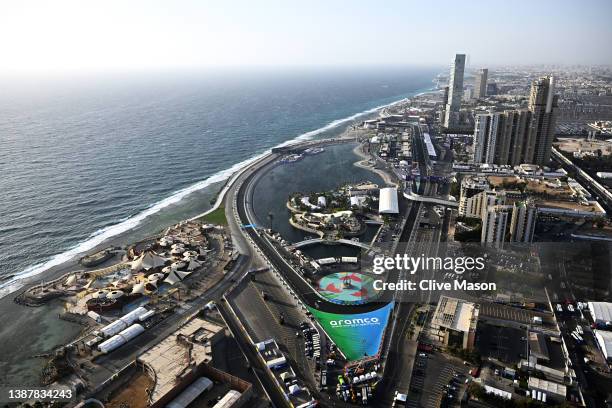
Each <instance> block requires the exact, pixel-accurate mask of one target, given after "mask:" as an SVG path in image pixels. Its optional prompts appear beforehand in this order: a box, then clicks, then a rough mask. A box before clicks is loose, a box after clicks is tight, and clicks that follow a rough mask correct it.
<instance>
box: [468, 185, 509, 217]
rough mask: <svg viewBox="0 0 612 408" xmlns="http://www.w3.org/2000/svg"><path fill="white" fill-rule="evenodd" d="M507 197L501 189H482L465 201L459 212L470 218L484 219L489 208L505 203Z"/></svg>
mask: <svg viewBox="0 0 612 408" xmlns="http://www.w3.org/2000/svg"><path fill="white" fill-rule="evenodd" d="M505 197H506V196H505V194H504V193H503V192H500V191H481V192H480V193H477V194H476V195H474V196H472V197H469V198H466V199H465V200H464V201H463V207H462V208H460V210H459V214H460V215H463V216H466V217H470V218H480V219H482V217H484V215H485V214H486V209H487V208H489V207H491V206H494V205H503V204H505V201H506V199H505Z"/></svg>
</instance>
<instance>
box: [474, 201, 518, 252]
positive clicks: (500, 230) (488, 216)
mask: <svg viewBox="0 0 612 408" xmlns="http://www.w3.org/2000/svg"><path fill="white" fill-rule="evenodd" d="M511 208H512V207H510V206H506V205H494V206H491V207H489V208H487V210H486V213H485V214H484V215H483V217H482V235H481V239H480V242H482V243H486V244H492V245H493V246H494V247H495V248H503V246H504V242H505V241H506V230H507V228H508V217H509V210H510V209H511Z"/></svg>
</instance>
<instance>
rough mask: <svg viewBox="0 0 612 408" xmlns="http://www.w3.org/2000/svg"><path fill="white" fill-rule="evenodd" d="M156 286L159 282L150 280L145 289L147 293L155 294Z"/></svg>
mask: <svg viewBox="0 0 612 408" xmlns="http://www.w3.org/2000/svg"><path fill="white" fill-rule="evenodd" d="M158 286H159V281H158V280H152V281H149V282H147V283H146V284H145V289H147V290H148V291H149V292H155V291H156V290H157V287H158Z"/></svg>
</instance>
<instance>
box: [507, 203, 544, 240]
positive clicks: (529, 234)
mask: <svg viewBox="0 0 612 408" xmlns="http://www.w3.org/2000/svg"><path fill="white" fill-rule="evenodd" d="M537 215H538V209H537V208H536V206H535V205H534V204H533V203H532V202H525V201H522V202H519V203H514V206H513V207H512V220H511V221H510V241H512V242H531V241H532V240H533V231H534V230H535V225H536V219H537Z"/></svg>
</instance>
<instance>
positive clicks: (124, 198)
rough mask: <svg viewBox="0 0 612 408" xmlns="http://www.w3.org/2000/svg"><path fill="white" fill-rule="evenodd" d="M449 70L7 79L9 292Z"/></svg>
mask: <svg viewBox="0 0 612 408" xmlns="http://www.w3.org/2000/svg"><path fill="white" fill-rule="evenodd" d="M436 72H437V70H436V69H434V68H432V69H426V68H418V69H417V68H402V69H400V68H393V69H382V68H379V69H373V68H371V69H355V70H349V69H326V70H324V69H312V70H298V69H292V70H275V69H255V70H251V71H246V70H226V71H224V72H221V71H205V72H181V73H157V74H152V73H148V74H142V73H141V74H136V73H133V74H124V75H118V74H114V75H110V74H109V75H95V76H91V77H87V76H84V75H82V76H78V77H74V78H46V79H37V80H32V79H25V78H18V79H7V78H4V79H1V78H0V87H1V88H2V89H3V92H1V93H0V153H1V154H0V174H1V175H2V177H1V178H0V292H1V291H2V289H5V290H4V293H5V294H6V293H8V292H10V290H14V289H17V288H19V286H20V285H19V282H20V281H21V280H22V279H23V278H26V277H32V276H36V275H37V274H40V273H41V272H43V271H45V270H47V269H48V268H50V267H53V266H56V265H59V264H61V263H62V262H65V261H67V260H69V259H70V258H73V257H74V256H75V255H77V254H79V253H81V252H83V251H87V250H91V249H92V248H94V247H95V246H97V245H99V244H100V243H102V242H104V241H106V240H108V239H110V238H112V237H114V236H117V235H118V234H125V233H129V232H130V231H138V234H136V232H135V233H134V237H136V236H139V235H142V234H145V233H152V232H156V231H158V230H159V229H161V228H162V227H164V226H166V225H169V224H171V223H173V222H176V221H178V220H180V219H182V218H185V217H187V216H194V215H196V214H199V213H201V212H202V211H205V210H206V209H208V208H210V207H211V203H210V201H211V200H212V199H214V197H215V194H216V192H217V191H218V190H219V189H220V187H221V186H222V184H223V182H224V181H225V180H226V179H227V178H228V177H229V176H230V175H231V174H232V172H234V171H235V170H237V169H238V168H240V167H241V166H243V165H244V164H245V163H248V161H249V160H252V159H253V158H254V157H256V156H257V155H260V154H262V153H264V152H265V151H267V150H269V149H270V148H272V147H274V146H277V145H279V144H282V143H286V142H288V141H291V140H295V139H296V138H299V139H308V138H316V137H324V136H332V135H335V134H339V133H340V132H342V131H343V130H344V129H345V128H346V126H348V125H350V124H352V123H354V122H357V121H360V120H363V118H364V117H366V116H367V115H368V114H372V113H373V112H375V110H376V108H377V107H381V106H384V105H387V104H390V103H392V102H395V101H397V100H400V99H403V98H406V97H410V96H413V95H414V94H415V93H418V92H422V91H425V90H427V89H429V88H431V86H432V82H431V81H432V78H433V76H434V75H435V73H436ZM7 288H10V290H8V291H7V290H6V289H7Z"/></svg>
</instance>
